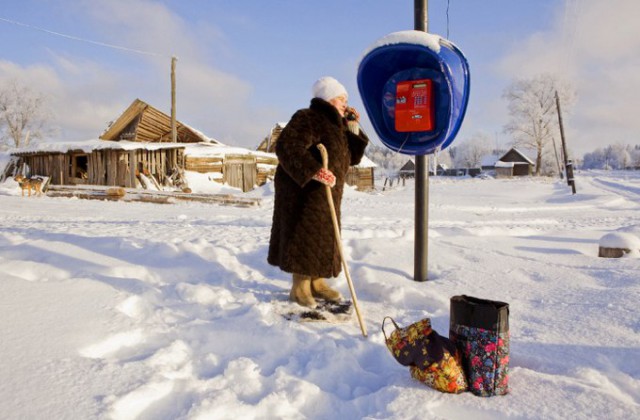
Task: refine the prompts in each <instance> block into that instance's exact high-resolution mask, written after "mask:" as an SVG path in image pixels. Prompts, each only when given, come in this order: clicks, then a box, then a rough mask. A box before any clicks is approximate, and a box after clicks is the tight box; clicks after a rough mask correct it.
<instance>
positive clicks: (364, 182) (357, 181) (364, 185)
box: [345, 167, 374, 191]
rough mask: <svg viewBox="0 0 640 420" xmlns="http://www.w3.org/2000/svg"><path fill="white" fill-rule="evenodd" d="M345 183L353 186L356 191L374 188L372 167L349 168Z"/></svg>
mask: <svg viewBox="0 0 640 420" xmlns="http://www.w3.org/2000/svg"><path fill="white" fill-rule="evenodd" d="M345 181H346V183H347V184H349V185H351V186H355V187H356V188H357V189H358V191H370V190H372V189H373V188H374V179H373V168H355V167H351V168H349V172H347V177H346V180H345Z"/></svg>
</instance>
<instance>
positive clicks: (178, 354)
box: [0, 172, 640, 420]
mask: <svg viewBox="0 0 640 420" xmlns="http://www.w3.org/2000/svg"><path fill="white" fill-rule="evenodd" d="M576 183H577V189H578V194H577V195H575V196H574V195H571V190H570V188H569V187H567V185H566V183H564V182H562V181H559V180H550V179H517V180H516V179H513V180H494V179H484V180H483V179H457V180H454V179H444V178H433V177H432V178H431V183H430V185H431V187H430V215H429V237H430V241H429V260H428V267H429V278H430V280H429V281H427V282H423V283H418V282H414V281H413V245H414V240H413V236H414V231H413V226H414V203H413V202H414V188H413V183H412V182H408V183H407V185H406V186H405V187H400V188H397V189H394V190H392V191H386V192H382V193H359V192H356V191H348V192H347V194H346V196H345V200H344V204H343V220H342V222H343V243H344V249H345V252H346V254H347V257H348V263H349V267H350V272H351V277H352V278H353V280H354V283H355V289H356V292H357V295H358V300H359V303H360V306H361V309H362V313H363V316H364V320H365V322H366V325H367V329H368V331H369V337H368V338H364V337H363V336H362V335H361V333H360V328H359V326H358V323H357V320H356V317H355V315H354V317H353V320H352V322H349V323H346V324H320V323H296V322H291V321H286V320H285V319H283V318H282V317H281V316H280V315H279V314H278V313H276V312H275V311H274V307H275V306H276V305H275V304H274V302H282V301H284V300H286V299H287V295H288V291H289V286H290V280H289V275H287V274H285V273H282V272H280V271H279V270H278V269H277V268H274V267H271V266H269V265H268V264H267V263H266V261H265V259H266V253H267V246H268V239H269V229H270V225H271V212H272V205H273V192H272V190H271V187H270V186H267V187H263V188H261V189H259V190H256V191H254V192H252V193H250V195H252V196H260V197H262V200H263V201H262V205H261V206H259V207H255V208H236V207H224V206H218V205H211V204H203V203H186V202H179V203H176V204H165V205H161V204H150V203H133V202H130V203H123V202H111V201H104V202H103V201H94V200H79V199H67V198H51V197H37V198H26V197H25V198H22V197H20V192H19V189H18V187H17V186H16V184H15V182H14V181H13V180H8V181H7V182H5V183H4V184H0V220H1V225H0V337H1V339H0V378H1V379H0V418H2V419H44V418H54V419H103V418H114V419H133V418H138V419H176V418H177V419H218V418H220V419H225V418H241V419H251V418H255V419H275V418H278V419H280V418H282V419H303V418H309V419H364V418H366V419H403V420H404V419H469V418H473V419H474V420H478V419H498V418H510V419H542V418H544V419H580V418H588V419H603V418H607V419H627V418H640V319H639V316H638V313H639V312H638V305H639V304H640V255H639V254H640V250H635V251H634V252H632V253H631V254H629V255H628V256H626V257H624V258H620V259H604V258H598V257H597V254H598V244H599V240H600V239H601V238H602V237H603V236H604V235H606V234H609V233H612V232H626V233H628V234H631V235H635V236H638V237H640V173H639V172H625V173H621V172H619V173H610V172H579V173H577V174H576ZM334 284H335V285H336V286H337V288H338V289H340V290H341V291H342V293H343V294H344V295H345V296H348V294H349V291H348V287H347V284H346V280H345V278H344V276H341V277H339V278H338V279H336V280H335V281H334ZM457 294H467V295H471V296H476V297H481V298H487V299H494V300H502V301H506V302H509V304H510V309H511V315H510V324H511V357H510V367H511V373H510V394H509V395H507V396H501V397H491V398H480V397H476V396H474V395H472V394H471V393H464V394H460V395H448V394H442V393H439V392H437V391H434V390H432V389H430V388H427V387H425V386H424V385H423V384H421V383H419V382H416V381H414V380H412V379H411V378H410V376H409V371H408V369H407V368H406V367H403V366H401V365H399V364H398V363H397V362H396V361H395V360H394V359H393V358H392V357H391V355H390V354H389V352H388V350H387V349H386V347H385V345H384V342H383V335H382V333H381V331H380V325H381V322H382V319H383V317H384V316H386V315H389V316H392V317H393V318H394V319H395V320H396V321H397V322H399V323H400V324H402V325H405V324H408V323H411V322H414V321H417V320H419V319H421V318H423V317H430V318H431V319H432V322H433V324H434V327H435V329H436V330H437V331H438V332H440V333H441V334H443V335H448V323H449V298H450V297H451V296H454V295H457Z"/></svg>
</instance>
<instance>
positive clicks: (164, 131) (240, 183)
mask: <svg viewBox="0 0 640 420" xmlns="http://www.w3.org/2000/svg"><path fill="white" fill-rule="evenodd" d="M176 128H177V130H176V131H177V142H175V143H173V142H171V140H172V139H171V118H170V117H169V116H168V115H166V114H164V113H162V112H161V111H159V110H158V109H156V108H154V107H152V106H151V105H149V104H147V103H145V102H143V101H141V100H139V99H136V100H134V101H133V103H132V104H131V105H130V106H129V107H128V108H127V109H126V110H125V111H124V112H123V113H122V114H121V115H120V116H119V117H118V118H117V119H116V120H115V121H114V122H113V123H112V124H111V125H110V126H109V127H108V128H107V129H106V130H105V132H104V133H102V135H101V136H100V139H99V140H89V141H86V142H67V143H59V142H56V143H49V144H39V145H34V146H32V147H29V148H26V149H20V150H17V151H15V152H13V153H12V155H13V156H14V157H17V158H18V167H19V168H22V170H23V171H24V168H25V167H26V168H28V174H30V175H42V176H47V177H49V178H50V183H51V184H52V185H79V184H91V185H105V186H121V187H126V188H138V187H141V188H147V187H148V186H150V185H153V186H155V187H157V188H161V186H179V185H183V184H184V182H185V180H184V176H183V172H184V170H193V171H197V172H204V173H212V176H211V178H212V179H213V180H214V181H216V182H223V183H226V184H228V185H230V186H232V187H236V188H241V189H242V190H243V191H249V190H251V189H253V188H254V187H255V186H256V185H262V184H264V183H265V182H266V180H267V178H268V176H269V174H271V173H273V170H274V169H273V168H275V165H276V164H277V160H276V159H275V155H272V154H268V153H260V152H255V151H251V150H248V149H243V148H237V147H229V146H226V145H223V144H221V143H220V142H218V141H216V140H214V139H211V138H209V137H207V136H205V135H204V134H202V133H201V132H199V131H198V130H195V129H194V128H191V127H189V126H187V125H186V124H183V123H181V122H179V121H176Z"/></svg>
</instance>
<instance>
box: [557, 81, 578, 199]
mask: <svg viewBox="0 0 640 420" xmlns="http://www.w3.org/2000/svg"><path fill="white" fill-rule="evenodd" d="M556 108H557V110H558V124H559V125H560V138H561V139H562V154H563V155H564V166H565V169H566V172H567V185H569V186H570V187H571V190H572V191H573V194H575V193H576V181H575V179H573V162H572V161H571V160H569V158H568V155H567V142H566V140H565V137H564V125H563V124H562V111H561V110H560V96H558V91H557V90H556Z"/></svg>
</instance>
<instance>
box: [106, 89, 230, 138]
mask: <svg viewBox="0 0 640 420" xmlns="http://www.w3.org/2000/svg"><path fill="white" fill-rule="evenodd" d="M176 126H177V134H178V138H177V141H178V143H199V142H203V141H206V142H212V143H218V142H216V141H215V140H213V139H210V138H208V137H206V136H205V135H203V134H202V133H200V132H199V131H197V130H194V129H193V128H191V127H189V126H187V125H184V124H182V123H181V122H180V121H176ZM100 139H102V140H114V141H120V140H128V141H137V142H154V143H163V142H171V141H172V138H171V117H169V116H168V115H167V114H165V113H163V112H161V111H160V110H158V109H157V108H154V107H152V106H151V105H149V104H147V103H146V102H144V101H141V100H140V99H136V100H134V101H133V103H132V104H131V105H129V108H127V109H126V110H125V111H124V112H123V113H122V115H120V117H118V119H117V120H115V121H114V122H113V124H111V125H110V126H109V127H108V128H107V129H106V130H105V132H104V133H102V135H101V136H100Z"/></svg>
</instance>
